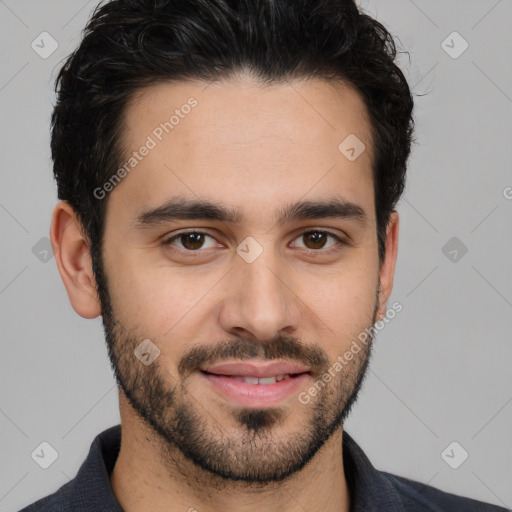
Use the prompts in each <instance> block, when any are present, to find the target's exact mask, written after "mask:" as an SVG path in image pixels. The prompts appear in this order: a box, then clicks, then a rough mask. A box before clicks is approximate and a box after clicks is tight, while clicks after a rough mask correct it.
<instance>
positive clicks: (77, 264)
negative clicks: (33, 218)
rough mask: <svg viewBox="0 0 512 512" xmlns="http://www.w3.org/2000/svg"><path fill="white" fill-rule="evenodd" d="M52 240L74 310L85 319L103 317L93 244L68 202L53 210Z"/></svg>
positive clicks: (56, 259) (62, 202)
mask: <svg viewBox="0 0 512 512" xmlns="http://www.w3.org/2000/svg"><path fill="white" fill-rule="evenodd" d="M50 240H51V243H52V247H53V252H54V255H55V261H56V262H57V267H58V269H59V273H60V276H61V278H62V281H63V283H64V286H65V287H66V291H67V293H68V297H69V301H70V302H71V306H72V307H73V309H74V310H75V311H76V312H77V313H78V314H79V315H80V316H82V317H84V318H96V317H97V316H99V315H101V307H100V302H99V298H98V294H97V292H96V280H95V279H94V273H93V270H92V260H91V254H90V250H89V243H88V240H87V239H86V238H85V237H84V235H83V233H82V229H81V225H80V221H79V220H78V217H77V215H76V213H75V211H74V210H73V208H72V207H71V206H70V205H69V203H67V202H66V201H60V202H59V203H58V204H57V205H56V206H55V208H54V210H53V216H52V223H51V228H50Z"/></svg>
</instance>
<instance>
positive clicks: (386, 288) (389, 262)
mask: <svg viewBox="0 0 512 512" xmlns="http://www.w3.org/2000/svg"><path fill="white" fill-rule="evenodd" d="M398 228H399V216H398V212H397V211H396V210H393V211H392V212H391V215H390V219H389V222H388V225H387V228H386V251H385V255H384V261H383V262H382V265H381V267H380V273H379V277H380V289H379V308H378V312H377V320H376V321H380V320H382V319H383V318H384V317H385V316H386V306H387V301H388V299H389V297H390V296H391V291H392V290H393V280H394V275H395V265H396V259H397V255H398Z"/></svg>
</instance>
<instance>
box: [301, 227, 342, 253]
mask: <svg viewBox="0 0 512 512" xmlns="http://www.w3.org/2000/svg"><path fill="white" fill-rule="evenodd" d="M329 238H331V239H333V240H334V241H335V243H332V244H331V245H328V246H326V244H327V243H328V240H329ZM296 240H301V241H302V243H303V244H304V245H303V246H302V247H303V248H305V249H310V250H314V251H315V250H319V249H329V248H331V247H333V246H334V245H336V242H338V243H343V241H342V240H341V239H340V238H339V237H338V236H336V235H334V234H333V233H329V232H328V231H320V230H314V231H306V232H304V233H302V234H301V235H300V236H299V237H298V238H297V239H296ZM298 247H301V245H298Z"/></svg>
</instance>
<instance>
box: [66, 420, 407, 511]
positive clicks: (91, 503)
mask: <svg viewBox="0 0 512 512" xmlns="http://www.w3.org/2000/svg"><path fill="white" fill-rule="evenodd" d="M120 446H121V425H115V426H113V427H110V428H108V429H107V430H104V431H103V432H101V433H100V434H98V435H97V436H96V438H95V439H94V441H93V442H92V444H91V448H90V450H89V454H88V456H87V458H86V460H85V461H84V462H83V464H82V466H81V467H80V469H79V471H78V473H77V475H76V477H75V478H74V479H73V480H72V481H71V482H69V483H68V484H67V485H66V486H65V488H63V492H64V494H65V496H63V498H64V500H63V501H64V502H65V503H66V510H68V509H69V510H81V511H83V512H99V511H102V512H123V509H122V508H121V505H120V504H119V502H118V501H117V499H116V496H115V494H114V491H113V490H112V485H111V483H110V474H111V473H112V470H113V469H114V465H115V463H116V460H117V456H118V454H119V449H120ZM343 467H344V471H345V478H346V479H347V483H348V487H349V491H350V499H351V509H350V512H386V511H389V512H391V511H392V512H406V511H405V508H404V505H403V502H402V500H401V496H400V493H398V492H397V490H396V489H395V488H394V487H393V485H392V483H391V482H390V481H389V479H387V478H386V476H385V473H383V472H380V471H378V470H376V469H375V468H374V467H373V465H372V463H371V462H370V460H369V459H368V457H367V456H366V455H365V453H364V452H363V450H362V449H361V448H360V447H359V445H358V444H357V443H356V442H355V441H354V439H353V438H352V437H351V436H350V435H349V434H348V433H347V432H346V431H344V432H343Z"/></svg>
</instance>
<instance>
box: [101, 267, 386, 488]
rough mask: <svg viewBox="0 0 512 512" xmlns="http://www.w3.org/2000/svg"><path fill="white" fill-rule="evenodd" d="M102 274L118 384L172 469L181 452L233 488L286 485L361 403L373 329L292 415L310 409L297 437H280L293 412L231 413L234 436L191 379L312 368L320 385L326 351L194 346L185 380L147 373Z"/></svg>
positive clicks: (156, 368) (290, 344)
mask: <svg viewBox="0 0 512 512" xmlns="http://www.w3.org/2000/svg"><path fill="white" fill-rule="evenodd" d="M95 274H96V283H97V289H98V295H99V297H100V302H101V310H102V318H103V326H104V331H105V340H106V343H107V350H108V355H109V359H110V363H111V366H112V369H113V372H114V376H115V379H116V381H117V384H118V386H119V388H120V389H121V390H122V392H123V393H124V395H125V397H126V399H127V401H128V402H129V404H130V405H131V407H132V408H133V410H134V411H135V413H136V414H137V416H138V417H139V418H140V420H142V422H143V423H144V424H145V425H146V426H148V427H149V428H150V429H152V430H153V431H154V432H155V434H156V435H157V436H158V437H159V439H160V441H161V443H162V446H163V447H164V450H165V451H166V456H167V463H169V461H171V460H174V457H173V453H176V450H178V451H179V452H180V453H181V455H182V456H184V457H185V458H186V459H187V460H189V461H191V462H193V464H194V465H195V466H197V467H199V468H201V469H202V470H205V471H207V472H208V473H209V474H211V475H212V476H213V475H216V476H217V477H220V479H221V480H222V481H225V482H226V483H227V482H235V481H238V482H245V483H246V484H248V485H252V486H256V487H258V486H261V487H262V486H265V485H268V484H269V483H272V482H280V481H283V480H285V479H287V478H288V477H290V476H291V475H293V474H294V473H296V472H298V471H300V470H302V469H303V468H304V467H305V466H306V464H308V462H309V461H310V460H311V459H312V458H313V457H314V456H315V454H316V453H317V452H318V451H319V450H320V449H321V448H322V446H324V445H325V443H326V442H327V441H328V440H329V438H330V437H331V436H332V435H333V433H334V432H335V431H336V430H337V429H339V428H340V427H341V426H342V424H343V422H344V420H345V419H346V417H347V416H348V414H349V412H350V410H351V408H352V406H353V405H354V403H355V402H356V400H357V396H358V393H359V390H360V389H361V386H362V384H363V381H364V378H365V376H366V372H367V368H368V365H369V360H370V357H371V349H372V342H373V336H374V334H373V332H374V330H373V329H371V328H370V329H367V332H368V331H369V332H370V334H369V336H368V339H367V341H366V342H365V343H364V344H361V345H360V348H361V350H360V351H359V352H358V353H357V354H354V358H353V359H352V360H351V361H350V363H349V364H347V365H345V366H344V367H343V369H342V371H340V372H337V374H336V375H335V377H333V378H332V379H331V382H329V383H328V384H326V385H325V386H324V387H322V386H318V388H319V389H318V392H317V394H316V396H314V397H313V398H312V399H311V401H310V403H308V404H307V405H304V404H301V403H300V402H299V401H297V406H293V407H292V408H291V411H292V413H293V411H296V410H297V407H300V408H304V407H307V408H308V409H307V414H304V411H303V410H302V409H298V410H300V411H301V415H302V416H306V419H304V420H302V422H301V424H300V425H299V426H298V428H295V429H294V431H293V432H287V433H286V435H279V436H278V435H277V434H276V429H278V428H279V427H280V426H282V425H283V424H285V422H286V419H287V417H288V414H290V409H287V408H284V407H268V408H260V409H256V408H243V407H235V406H233V407H230V409H229V411H230V413H231V415H232V417H233V419H234V420H235V422H236V423H235V427H234V428H230V429H229V431H228V430H227V429H226V428H225V427H223V426H222V425H221V424H220V423H219V421H218V420H216V418H215V417H214V415H213V414H212V412H211V411H209V410H208V409H207V408H206V407H204V406H202V405H201V403H200V401H199V400H198V399H197V397H195V396H194V395H193V394H192V393H191V392H190V390H189V389H188V388H187V378H188V377H189V376H190V375H191V373H193V372H194V370H197V369H198V368H199V365H200V364H203V363H207V362H213V361H215V362H219V361H222V360H230V361H231V360H234V359H240V360H243V359H254V358H258V359H261V360H269V361H270V360H273V359H286V360H289V361H292V362H297V363H302V364H305V365H307V366H309V367H310V368H311V374H312V375H313V376H315V382H320V381H321V380H322V379H321V377H322V375H325V374H327V373H328V370H329V368H330V367H331V366H332V363H331V364H330V362H329V360H328V358H327V355H326V353H325V351H324V350H323V349H322V348H320V346H312V345H306V344H304V343H302V342H301V341H300V340H298V339H297V338H295V337H289V336H283V335H281V334H279V335H277V336H275V337H274V338H273V339H271V340H270V341H266V342H264V343H263V342H262V343H257V342H255V341H254V340H251V339H246V338H238V339H235V340H225V341H223V342H219V343H216V344H215V345H213V346H212V345H211V344H209V345H195V346H194V347H193V348H191V349H190V350H189V351H187V352H186V353H185V354H183V356H182V357H181V359H180V362H179V364H178V368H177V370H178V375H172V374H171V373H170V372H169V371H168V369H166V368H165V367H164V366H163V365H161V364H160V362H159V359H156V360H155V361H154V362H153V363H152V364H151V365H149V366H145V365H144V364H142V363H141V362H140V361H139V360H138V359H137V358H136V357H135V355H134V349H135V348H136V347H137V346H138V345H139V344H140V342H141V341H142V339H141V338H140V337H138V336H135V335H134V333H133V332H130V331H129V329H127V328H126V327H125V326H124V325H122V324H121V323H120V322H119V320H118V319H117V318H116V315H115V314H114V307H113V304H112V301H111V298H110V294H109V292H108V287H107V280H106V276H105V275H104V273H103V269H102V268H101V265H97V266H96V267H95ZM379 287H380V283H379ZM377 297H378V292H377ZM377 308H378V302H377V299H376V301H375V307H374V311H373V318H372V323H371V325H370V326H368V327H371V326H372V325H373V323H374V322H375V319H376V315H377ZM152 341H153V342H155V340H152ZM156 344H157V345H158V344H159V343H158V342H156ZM331 375H332V372H331Z"/></svg>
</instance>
